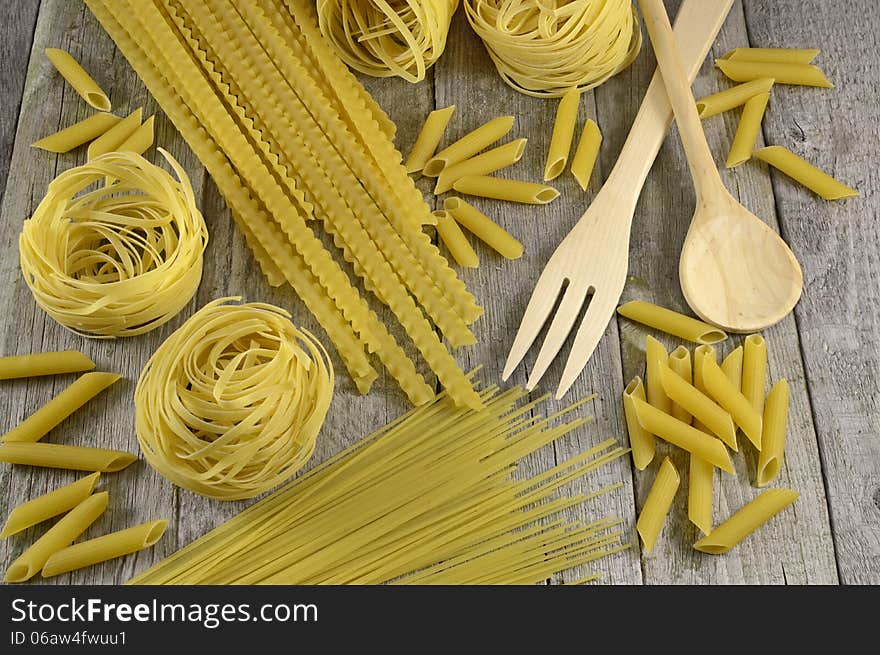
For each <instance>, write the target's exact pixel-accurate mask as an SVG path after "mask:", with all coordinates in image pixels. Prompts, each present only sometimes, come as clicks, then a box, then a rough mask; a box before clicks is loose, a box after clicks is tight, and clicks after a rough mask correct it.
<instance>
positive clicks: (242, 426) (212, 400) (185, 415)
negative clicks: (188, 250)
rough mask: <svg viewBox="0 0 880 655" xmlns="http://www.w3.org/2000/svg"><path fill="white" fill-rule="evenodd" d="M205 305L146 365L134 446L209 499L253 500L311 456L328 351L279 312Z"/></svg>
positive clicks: (326, 390)
mask: <svg viewBox="0 0 880 655" xmlns="http://www.w3.org/2000/svg"><path fill="white" fill-rule="evenodd" d="M231 300H239V298H221V299H219V300H215V301H213V302H211V303H208V304H207V305H205V306H204V307H203V308H202V309H200V310H199V311H198V312H196V313H195V314H194V315H193V316H192V317H191V318H190V319H189V320H187V321H186V323H184V324H183V325H182V326H181V327H180V328H179V329H178V330H177V331H176V332H174V334H172V335H171V336H170V337H169V338H168V339H167V340H166V341H165V342H164V343H163V344H162V345H161V346H159V348H158V349H157V350H156V352H155V353H154V354H153V356H152V357H151V358H150V360H149V361H148V362H147V365H146V366H145V367H144V370H143V372H142V373H141V377H140V379H139V380H138V384H137V389H136V390H135V398H134V399H135V411H136V427H137V436H138V442H139V443H140V445H141V449H142V450H143V451H144V456H145V457H146V459H147V461H148V462H149V463H150V464H151V465H152V466H153V468H155V469H156V470H157V471H158V472H159V473H161V474H162V475H164V476H165V477H166V478H168V479H169V480H171V481H172V482H174V483H175V484H177V485H179V486H181V487H184V488H186V489H189V490H191V491H195V492H196V493H200V494H202V495H205V496H210V497H211V498H219V499H222V500H235V499H239V498H251V497H253V496H256V495H258V494H260V493H262V492H264V491H267V490H269V489H271V488H272V487H275V486H277V485H278V484H279V483H281V482H283V481H285V480H287V479H288V478H289V477H290V476H291V475H293V474H294V473H295V472H296V471H297V470H299V469H300V467H302V465H303V464H305V463H306V461H308V459H309V457H311V455H312V452H313V451H314V447H315V439H316V437H317V436H318V431H319V430H320V429H321V425H322V424H323V422H324V416H325V415H326V413H327V408H328V407H329V406H330V399H331V397H332V395H333V369H332V367H331V364H330V362H329V359H328V357H327V353H326V351H325V350H324V348H323V347H322V346H321V345H320V343H318V342H317V341H316V340H315V338H314V337H312V335H310V334H309V333H308V332H305V331H302V330H298V329H297V328H296V327H295V326H294V325H293V323H291V322H290V315H289V314H288V313H287V312H285V311H284V310H282V309H279V308H277V307H273V306H272V305H265V304H259V303H247V304H243V305H233V304H228V303H229V301H231Z"/></svg>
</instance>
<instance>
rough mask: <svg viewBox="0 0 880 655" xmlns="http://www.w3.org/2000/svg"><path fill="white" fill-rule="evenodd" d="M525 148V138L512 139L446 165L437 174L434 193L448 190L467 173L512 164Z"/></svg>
mask: <svg viewBox="0 0 880 655" xmlns="http://www.w3.org/2000/svg"><path fill="white" fill-rule="evenodd" d="M525 150H526V139H514V140H513V141H508V142H507V143H505V144H504V145H500V146H498V147H496V148H492V149H491V150H487V151H486V152H484V153H482V154H479V155H474V156H473V157H470V158H469V159H465V160H464V161H460V162H458V163H455V164H451V165H449V166H446V167H445V168H444V169H443V170H442V171H441V172H440V175H438V176H437V184H435V185H434V193H435V194H440V193H445V192H446V191H449V190H450V189H451V188H452V185H453V184H455V182H456V181H457V180H460V179H461V178H463V177H467V176H469V175H488V174H489V173H494V172H495V171H500V170H501V169H502V168H507V167H508V166H512V165H513V164H515V163H516V162H518V161H519V160H520V159H522V156H523V153H524V152H525Z"/></svg>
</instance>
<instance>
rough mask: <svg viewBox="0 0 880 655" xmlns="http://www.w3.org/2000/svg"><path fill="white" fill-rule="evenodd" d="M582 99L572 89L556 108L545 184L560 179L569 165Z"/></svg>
mask: <svg viewBox="0 0 880 655" xmlns="http://www.w3.org/2000/svg"><path fill="white" fill-rule="evenodd" d="M580 99H581V92H580V91H578V90H577V89H571V90H569V91H566V92H565V93H564V94H563V95H562V97H561V98H560V99H559V104H558V105H557V106H556V118H555V120H554V121H553V132H551V134H550V147H549V148H548V149H547V161H546V163H545V164H544V181H545V182H549V181H550V180H553V179H555V178H557V177H559V176H560V175H561V174H562V171H564V170H565V164H566V163H568V153H569V152H570V151H571V141H572V139H573V138H574V126H575V123H576V122H577V115H578V105H579V104H580Z"/></svg>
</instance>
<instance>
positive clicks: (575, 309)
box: [526, 281, 590, 391]
mask: <svg viewBox="0 0 880 655" xmlns="http://www.w3.org/2000/svg"><path fill="white" fill-rule="evenodd" d="M589 290H590V287H589V286H588V285H575V284H573V283H572V282H571V281H569V285H568V288H567V289H566V290H565V294H564V295H563V296H562V302H561V303H560V304H559V309H557V310H556V315H555V316H554V317H553V322H552V323H551V324H550V329H549V330H547V336H546V337H545V338H544V343H543V344H541V351H540V352H539V353H538V359H536V360H535V366H534V367H533V368H532V373H531V375H529V381H528V382H527V383H526V389H528V390H529V391H531V390H532V389H534V388H535V387H536V386H537V385H538V382H540V381H541V378H542V377H543V376H544V373H545V372H546V371H547V369H548V368H549V367H550V364H551V363H552V362H553V359H554V358H555V357H556V355H557V354H558V353H559V350H560V349H561V348H562V344H563V343H565V339H566V337H567V336H568V334H569V332H571V328H572V326H574V322H575V321H576V320H577V317H578V314H579V313H580V311H581V307H583V305H584V299H585V298H586V297H587V293H588V292H589Z"/></svg>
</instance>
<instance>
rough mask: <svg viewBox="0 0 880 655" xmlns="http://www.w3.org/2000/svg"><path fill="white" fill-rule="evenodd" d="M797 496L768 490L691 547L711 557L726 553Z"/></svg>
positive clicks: (782, 491)
mask: <svg viewBox="0 0 880 655" xmlns="http://www.w3.org/2000/svg"><path fill="white" fill-rule="evenodd" d="M799 496H800V494H799V493H798V492H797V491H792V490H791V489H767V490H766V491H764V492H762V493H761V495H759V496H758V497H757V498H755V499H754V500H753V501H752V502H750V503H749V504H747V505H746V506H745V507H743V508H741V509H740V510H738V511H737V512H736V513H734V514H733V515H732V516H731V517H730V518H729V519H727V520H726V521H725V522H724V523H722V524H721V525H719V526H718V527H716V528H715V529H714V530H712V532H710V533H709V534H708V535H706V536H705V537H703V538H702V539H700V540H699V541H698V542H697V543H695V544H694V548H696V549H697V550H699V551H701V552H703V553H709V554H710V555H721V554H722V553H726V552H727V551H729V550H730V549H731V548H733V547H734V546H736V545H737V544H739V543H740V542H741V541H742V540H743V539H745V538H746V537H748V536H749V535H750V534H752V533H753V532H754V531H755V530H757V529H758V528H760V527H761V526H762V525H764V524H765V523H766V522H767V521H769V520H770V519H771V518H773V517H774V516H776V515H777V514H778V513H779V512H781V511H782V510H784V509H785V508H786V507H788V506H789V505H791V504H792V503H793V502H794V501H795V500H797V499H798V497H799Z"/></svg>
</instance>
